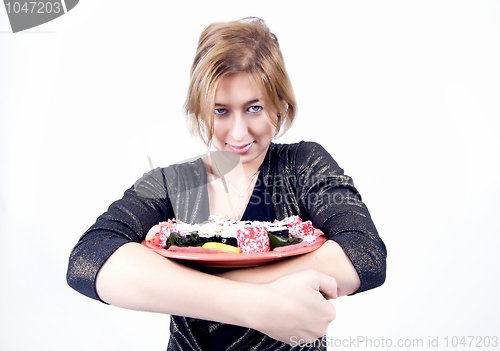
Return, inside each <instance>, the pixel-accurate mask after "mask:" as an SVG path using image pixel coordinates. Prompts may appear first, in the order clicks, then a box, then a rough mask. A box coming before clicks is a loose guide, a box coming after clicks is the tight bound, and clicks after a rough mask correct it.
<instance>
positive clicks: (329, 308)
mask: <svg viewBox="0 0 500 351" xmlns="http://www.w3.org/2000/svg"><path fill="white" fill-rule="evenodd" d="M358 287H359V278H358V275H357V273H356V271H355V270H354V267H353V266H352V264H351V263H350V261H349V259H348V258H347V256H346V255H345V254H344V252H343V250H342V249H341V248H340V246H339V245H338V244H336V243H335V242H334V241H332V240H328V241H327V242H326V243H325V244H324V245H323V246H322V247H321V248H319V249H318V250H316V251H314V252H312V253H308V254H305V255H302V256H298V257H293V258H289V259H286V260H282V261H279V262H277V263H272V264H269V265H266V266H261V267H256V268H246V269H239V270H234V271H231V272H228V273H224V274H220V275H218V276H217V275H209V274H205V273H202V272H198V271H196V270H194V269H191V268H188V267H185V266H183V265H181V264H179V263H176V262H175V261H173V260H169V259H165V258H164V257H161V256H159V255H157V254H156V253H154V252H152V251H151V250H149V249H147V248H145V247H143V246H142V245H140V244H137V243H128V244H125V245H123V246H121V247H120V248H119V249H118V250H116V251H115V252H114V253H113V254H112V255H111V256H110V258H109V259H108V260H107V261H106V263H105V264H104V265H103V266H102V268H101V269H100V271H99V273H98V276H97V280H96V290H97V293H98V295H99V297H100V298H101V299H102V300H103V301H105V302H107V303H110V304H112V305H116V306H120V307H124V308H128V309H134V310H141V311H150V312H158V313H165V314H171V315H182V316H186V317H194V318H200V319H205V320H213V321H218V322H223V323H229V324H234V325H240V326H244V327H248V328H252V329H256V330H259V331H261V332H263V333H265V334H267V335H269V336H270V337H272V338H275V339H277V340H281V341H283V342H288V343H289V342H290V338H291V337H292V336H296V337H298V338H301V339H317V338H318V337H321V336H323V335H325V334H326V331H327V329H328V325H329V323H330V322H331V321H332V320H333V319H334V318H335V308H334V306H333V304H331V303H330V302H329V301H328V299H334V298H337V297H338V296H339V295H346V294H350V293H352V292H354V291H356V290H357V289H358ZM204 296H209V297H210V300H209V301H210V302H207V299H205V298H204ZM242 301H244V302H242ZM275 301H280V303H279V304H277V303H275ZM256 306H258V308H256Z"/></svg>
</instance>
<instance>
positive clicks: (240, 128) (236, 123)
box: [229, 113, 248, 142]
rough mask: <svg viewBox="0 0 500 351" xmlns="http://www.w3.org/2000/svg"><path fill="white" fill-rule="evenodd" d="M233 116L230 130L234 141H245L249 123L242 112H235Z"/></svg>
mask: <svg viewBox="0 0 500 351" xmlns="http://www.w3.org/2000/svg"><path fill="white" fill-rule="evenodd" d="M231 117H232V121H231V122H232V123H231V130H230V131H229V133H230V135H231V137H232V138H233V140H234V141H236V142H237V141H244V140H245V137H246V135H247V134H248V124H247V122H248V121H247V120H246V118H245V116H244V115H243V114H242V113H235V114H233V116H231Z"/></svg>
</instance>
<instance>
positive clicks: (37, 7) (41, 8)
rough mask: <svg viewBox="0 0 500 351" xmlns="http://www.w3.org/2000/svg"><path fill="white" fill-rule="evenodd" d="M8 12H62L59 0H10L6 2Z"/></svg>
mask: <svg viewBox="0 0 500 351" xmlns="http://www.w3.org/2000/svg"><path fill="white" fill-rule="evenodd" d="M5 8H6V9H7V12H8V13H19V14H22V13H61V12H62V11H63V9H62V8H61V3H60V2H59V1H54V2H50V1H43V2H42V1H22V2H19V1H12V2H11V1H8V2H6V3H5Z"/></svg>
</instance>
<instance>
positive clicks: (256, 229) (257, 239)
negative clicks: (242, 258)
mask: <svg viewBox="0 0 500 351" xmlns="http://www.w3.org/2000/svg"><path fill="white" fill-rule="evenodd" d="M236 238H237V240H238V248H239V249H240V250H241V252H242V253H256V252H268V251H269V250H270V247H269V237H268V236H267V229H266V227H265V226H253V227H251V226H246V227H243V228H241V229H239V230H238V231H237V232H236Z"/></svg>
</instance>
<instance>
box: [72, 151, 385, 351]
mask: <svg viewBox="0 0 500 351" xmlns="http://www.w3.org/2000/svg"><path fill="white" fill-rule="evenodd" d="M181 175H182V176H181ZM206 183H207V174H206V170H205V167H204V164H203V161H202V160H201V159H197V160H195V161H192V162H186V163H183V164H176V165H172V166H170V167H166V168H157V169H155V170H153V171H151V172H149V173H147V174H145V175H144V176H143V177H142V178H141V179H140V180H138V181H137V182H136V183H135V184H134V185H133V186H132V187H131V188H130V189H128V190H127V191H125V193H124V196H123V197H122V199H120V200H118V201H116V202H114V203H113V204H111V206H110V207H109V209H108V211H107V212H105V213H104V214H102V215H101V216H100V217H99V218H98V219H97V221H96V223H95V224H93V225H92V226H91V227H90V228H89V230H87V231H86V232H85V233H84V234H83V236H82V237H81V238H80V240H79V241H78V243H77V245H76V246H75V247H74V249H73V251H72V252H71V255H70V259H69V266H68V272H67V281H68V284H69V285H70V286H71V287H72V288H74V289H75V290H77V291H79V292H80V293H82V294H84V295H86V296H88V297H91V298H93V299H97V300H100V299H99V297H98V295H97V293H96V289H95V279H96V276H97V273H98V271H99V269H100V268H101V267H102V265H103V264H104V262H105V261H106V260H107V259H108V257H109V256H110V255H111V254H112V253H113V252H114V251H115V250H116V249H118V248H119V247H120V246H121V245H123V244H125V243H127V242H130V241H134V242H142V241H143V240H144V238H145V236H146V234H147V232H148V230H149V229H150V228H151V227H152V226H153V225H155V224H158V223H159V222H161V221H165V220H167V219H169V218H177V219H180V220H183V221H185V222H187V223H201V222H203V221H205V220H206V219H207V218H208V215H209V214H210V213H209V206H208V191H207V187H206ZM256 192H258V193H259V194H260V195H258V194H257V193H256ZM254 196H261V199H260V201H263V202H262V203H264V206H262V205H261V206H260V208H258V207H259V206H257V207H256V206H253V205H254V204H252V198H254ZM252 198H251V199H250V203H249V206H248V207H247V209H246V211H245V214H244V219H260V220H264V219H265V220H270V221H273V220H274V219H275V218H276V219H278V220H280V219H283V218H285V217H288V216H291V215H299V216H300V217H301V218H302V219H303V220H311V221H312V223H313V226H314V227H316V228H319V229H321V230H322V231H323V232H324V233H325V236H326V237H327V238H328V239H329V240H334V241H336V242H337V243H338V244H339V245H340V246H341V247H342V249H343V250H344V252H345V253H346V255H347V256H348V257H349V259H350V260H351V262H352V264H353V266H354V268H355V269H356V271H357V273H358V276H359V279H360V282H361V285H360V287H359V289H358V291H357V292H356V293H359V292H361V291H365V290H369V289H372V288H375V287H378V286H380V285H382V284H383V283H384V281H385V271H386V255H387V253H386V248H385V245H384V243H383V242H382V240H381V239H380V237H379V235H378V233H377V230H376V228H375V226H374V224H373V222H372V220H371V217H370V214H369V212H368V209H367V208H366V206H365V204H364V203H363V202H362V201H361V196H360V195H359V193H358V192H357V190H356V188H355V187H354V184H353V182H352V179H351V178H350V177H348V176H346V175H344V172H343V170H342V169H341V168H340V167H339V166H338V165H337V163H336V162H335V161H334V159H333V158H332V157H331V156H330V154H329V153H328V152H327V151H326V150H325V149H324V148H323V147H322V146H321V145H319V144H317V143H313V142H300V143H297V144H274V143H272V144H271V146H270V147H269V150H268V152H267V155H266V157H265V159H264V162H263V164H262V166H261V172H260V175H259V178H258V180H257V184H256V186H255V189H254V192H253V194H252ZM186 199H187V200H186ZM254 199H256V198H254ZM265 204H267V205H265ZM255 216H259V217H260V216H263V217H262V218H255ZM269 216H271V217H272V216H275V218H269ZM193 268H195V269H200V270H204V271H206V272H207V273H211V272H215V270H213V269H209V268H202V267H195V266H193ZM170 329H171V340H170V343H169V350H206V349H209V350H216V349H219V347H220V349H221V350H222V349H224V350H242V349H245V350H290V349H291V350H302V349H303V350H305V349H307V350H323V349H325V348H324V347H323V346H324V345H321V343H318V345H317V346H313V347H309V348H300V347H295V348H291V347H290V345H287V344H283V343H280V342H278V341H276V340H274V339H271V338H269V337H267V336H266V335H264V334H262V333H260V332H257V331H254V330H251V329H246V328H241V327H236V326H228V325H224V324H221V323H216V322H211V321H203V320H197V319H192V318H185V317H179V316H172V319H171V326H170ZM207 343H210V345H207Z"/></svg>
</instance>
